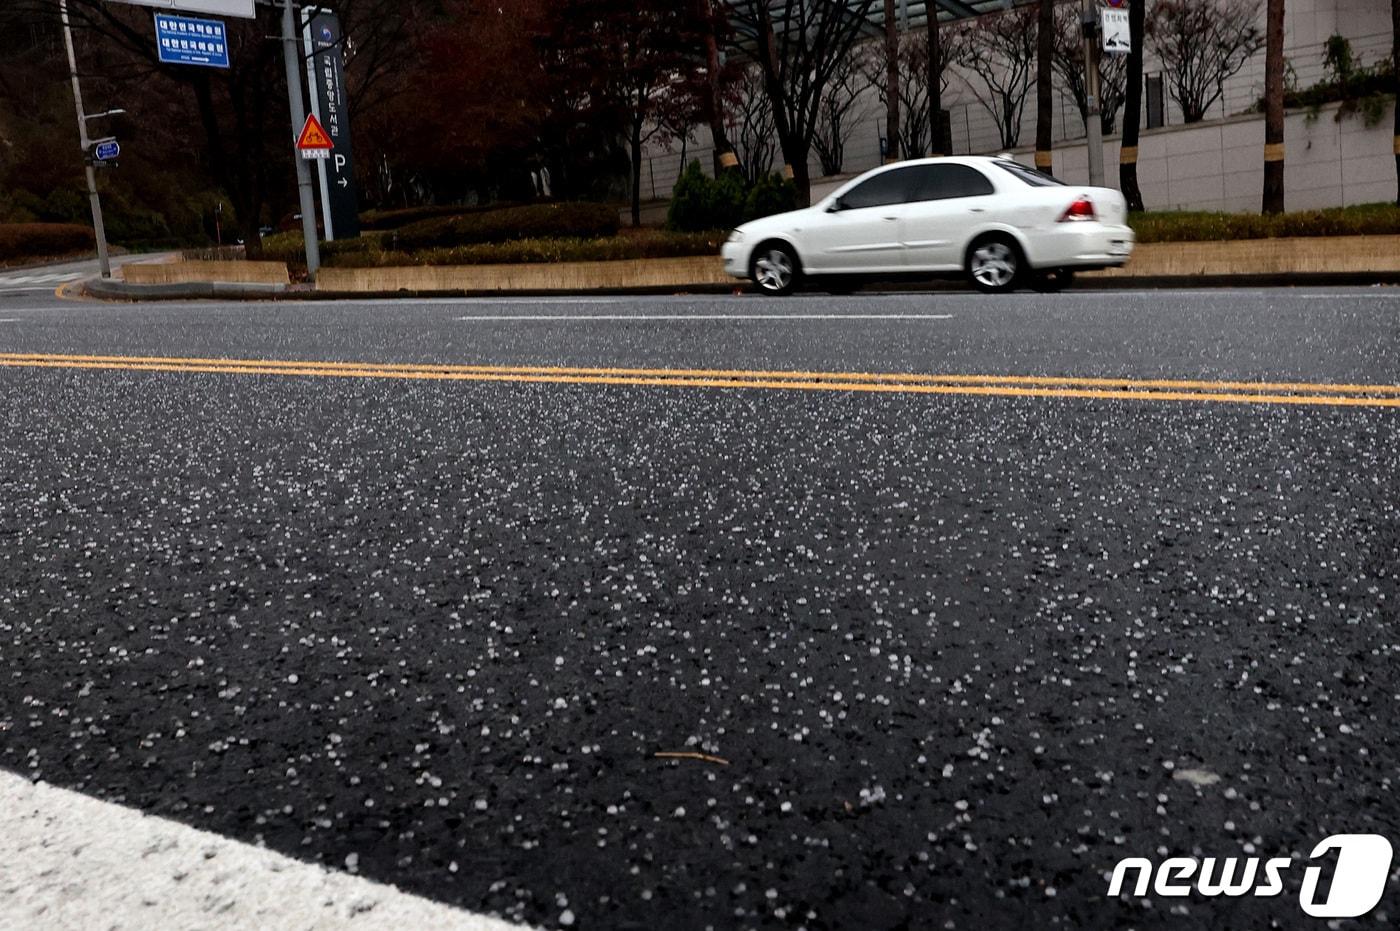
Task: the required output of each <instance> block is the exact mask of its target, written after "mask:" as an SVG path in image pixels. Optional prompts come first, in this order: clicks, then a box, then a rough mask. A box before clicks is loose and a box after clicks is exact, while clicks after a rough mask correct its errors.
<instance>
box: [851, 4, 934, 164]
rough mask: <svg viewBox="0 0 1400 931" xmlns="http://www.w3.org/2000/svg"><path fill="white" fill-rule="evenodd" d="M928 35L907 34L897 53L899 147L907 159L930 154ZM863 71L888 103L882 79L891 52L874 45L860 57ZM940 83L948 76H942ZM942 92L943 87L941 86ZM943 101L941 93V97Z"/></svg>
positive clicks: (902, 38) (881, 98) (900, 42)
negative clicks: (926, 153) (928, 148)
mask: <svg viewBox="0 0 1400 931" xmlns="http://www.w3.org/2000/svg"><path fill="white" fill-rule="evenodd" d="M928 55H929V52H928V35H927V34H926V33H922V32H906V33H904V34H903V35H902V36H900V39H899V48H898V51H897V52H896V54H895V67H896V69H897V71H898V74H899V82H898V85H899V107H900V110H901V115H900V121H899V138H898V145H899V148H900V149H901V150H902V151H903V152H904V154H905V157H906V158H918V157H919V156H920V155H922V154H923V153H924V152H926V151H927V145H928V140H929V84H928V67H927V63H928ZM861 60H862V64H861V68H862V70H863V71H864V72H865V76H866V79H867V80H868V81H869V82H870V84H871V86H873V87H874V88H875V89H876V91H877V92H878V93H879V95H880V101H881V102H882V103H885V104H886V105H888V101H887V100H886V89H885V88H886V84H885V82H884V81H882V80H880V78H881V76H882V75H884V74H886V73H887V72H888V70H889V60H888V51H887V48H886V46H884V45H883V44H880V45H875V44H871V45H869V46H867V47H866V48H865V50H864V54H863V55H862V56H861ZM939 81H940V84H942V83H946V77H945V76H944V75H943V74H940V75H939ZM940 91H941V86H940ZM940 98H941V94H940Z"/></svg>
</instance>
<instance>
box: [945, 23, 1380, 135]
mask: <svg viewBox="0 0 1400 931" xmlns="http://www.w3.org/2000/svg"><path fill="white" fill-rule="evenodd" d="M1395 2H1397V3H1400V0H1395ZM924 35H925V41H926V42H927V43H928V62H927V65H926V69H925V70H926V71H927V72H928V73H927V74H926V75H925V76H924V80H925V81H926V82H927V84H928V108H929V123H930V127H929V138H930V140H931V142H930V143H929V154H931V155H947V154H948V152H947V151H945V150H946V149H949V148H951V146H950V144H949V143H950V140H949V139H948V138H947V136H946V134H945V133H944V132H943V70H944V68H945V67H946V66H945V65H944V57H943V30H942V29H941V28H940V27H939V24H938V5H937V4H934V3H930V4H928V17H927V20H926V22H925V23H924Z"/></svg>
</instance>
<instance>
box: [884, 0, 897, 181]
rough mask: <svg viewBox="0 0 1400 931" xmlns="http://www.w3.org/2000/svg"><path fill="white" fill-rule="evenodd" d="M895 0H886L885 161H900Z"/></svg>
mask: <svg viewBox="0 0 1400 931" xmlns="http://www.w3.org/2000/svg"><path fill="white" fill-rule="evenodd" d="M894 6H895V3H894V0H885V138H887V139H888V140H889V143H888V145H887V146H886V149H885V161H887V162H897V161H899V23H898V22H896V21H895V12H894Z"/></svg>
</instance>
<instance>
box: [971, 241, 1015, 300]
mask: <svg viewBox="0 0 1400 931" xmlns="http://www.w3.org/2000/svg"><path fill="white" fill-rule="evenodd" d="M1025 265H1026V263H1025V259H1024V258H1023V257H1022V256H1021V249H1020V247H1019V246H1017V245H1016V243H1015V241H1014V240H1012V239H1011V238H1009V237H1004V236H987V237H985V238H983V239H979V240H977V242H975V243H973V244H972V247H971V248H970V249H968V250H967V278H968V281H970V282H972V286H973V287H974V288H976V289H977V290H979V291H984V292H986V293H988V294H1006V293H1007V292H1010V291H1014V290H1016V287H1017V285H1019V284H1020V281H1021V276H1022V273H1023V272H1024V270H1025Z"/></svg>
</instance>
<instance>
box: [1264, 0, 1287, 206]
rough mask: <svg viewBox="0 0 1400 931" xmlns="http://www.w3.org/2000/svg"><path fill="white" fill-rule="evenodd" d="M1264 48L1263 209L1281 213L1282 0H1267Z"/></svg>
mask: <svg viewBox="0 0 1400 931" xmlns="http://www.w3.org/2000/svg"><path fill="white" fill-rule="evenodd" d="M1268 10H1269V12H1268V24H1267V33H1268V38H1267V43H1266V48H1265V51H1264V203H1263V208H1264V212H1265V213H1283V0H1269V7H1268Z"/></svg>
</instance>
